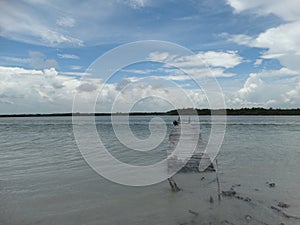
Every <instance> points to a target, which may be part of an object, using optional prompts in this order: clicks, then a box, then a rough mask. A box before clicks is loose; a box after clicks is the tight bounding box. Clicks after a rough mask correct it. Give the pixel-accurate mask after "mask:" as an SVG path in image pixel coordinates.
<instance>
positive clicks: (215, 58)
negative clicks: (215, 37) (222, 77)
mask: <svg viewBox="0 0 300 225" xmlns="http://www.w3.org/2000/svg"><path fill="white" fill-rule="evenodd" d="M197 56H199V57H200V58H201V59H202V60H204V61H205V62H206V63H207V64H208V65H209V66H212V67H224V68H227V69H228V68H233V67H235V66H237V65H239V64H240V63H242V61H243V59H242V57H241V56H239V55H238V52H237V51H226V52H221V51H219V52H215V51H207V52H200V53H198V54H197Z"/></svg>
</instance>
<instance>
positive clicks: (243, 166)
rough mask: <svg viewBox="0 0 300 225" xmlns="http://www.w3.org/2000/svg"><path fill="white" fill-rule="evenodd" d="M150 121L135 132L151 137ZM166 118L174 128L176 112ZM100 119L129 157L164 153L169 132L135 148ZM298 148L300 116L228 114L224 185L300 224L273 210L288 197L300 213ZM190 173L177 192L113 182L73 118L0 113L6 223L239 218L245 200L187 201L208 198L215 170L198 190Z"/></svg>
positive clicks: (0, 209) (114, 149)
mask: <svg viewBox="0 0 300 225" xmlns="http://www.w3.org/2000/svg"><path fill="white" fill-rule="evenodd" d="M151 118H152V117H132V118H131V123H130V126H131V129H132V132H133V133H134V134H135V135H136V136H138V137H140V138H146V137H147V136H148V135H149V134H150V132H149V129H148V122H149V120H150V119H151ZM82 119H83V120H84V118H82ZM163 119H164V120H165V121H166V123H167V124H168V131H167V132H170V129H171V122H172V121H173V120H174V119H175V117H163ZM200 123H201V134H202V138H203V142H204V143H205V142H206V141H207V139H208V136H209V133H210V118H209V117H206V116H204V117H200ZM96 124H97V129H98V131H99V135H100V136H101V138H102V140H103V142H104V143H105V145H106V146H107V148H108V149H109V150H110V151H111V153H112V154H113V155H114V156H115V157H117V158H119V159H120V160H122V161H124V162H128V163H132V164H136V165H145V164H150V163H153V162H156V161H159V160H161V159H162V158H164V157H165V150H166V147H167V137H166V138H165V141H164V142H163V143H162V144H161V145H160V146H159V147H157V148H156V149H155V150H153V151H151V152H150V153H136V152H133V151H130V150H128V149H126V148H125V147H124V146H123V145H122V144H121V143H120V142H118V140H117V138H116V137H115V136H114V135H113V129H112V126H111V123H110V120H109V117H98V118H96ZM120 124H122V119H120ZM299 146H300V117H297V116H294V117H288V116H281V117H273V116H236V117H228V124H227V129H226V135H225V139H224V142H223V145H222V149H221V152H220V154H219V156H218V162H219V171H220V174H219V176H220V180H221V186H222V189H229V188H230V187H231V185H233V184H241V187H240V189H239V190H238V191H239V193H240V194H241V195H246V196H250V197H251V198H253V205H249V206H247V207H248V208H249V209H248V208H247V210H250V211H251V210H252V209H257V210H256V212H255V213H256V216H257V217H259V218H260V219H261V220H263V219H265V220H266V221H269V223H270V224H272V223H273V222H274V223H273V224H279V223H277V222H280V221H284V222H285V223H286V224H300V220H298V221H293V220H292V221H288V220H287V221H285V219H284V218H282V217H281V216H280V215H276V213H274V212H272V210H270V209H269V206H270V205H276V204H277V202H278V201H284V202H287V203H288V204H289V205H290V208H289V209H287V211H286V212H288V213H290V214H293V215H298V216H300V192H299V188H300V166H299V165H300V147H299ZM197 176H199V178H200V177H201V176H202V175H197ZM205 176H206V175H205ZM188 177H189V175H187V176H186V177H185V178H180V177H179V178H178V179H179V180H181V179H185V180H184V183H180V185H181V186H182V188H183V189H184V191H182V192H181V193H179V194H177V195H176V194H173V193H171V192H170V191H169V187H168V184H167V182H162V183H160V184H156V185H152V186H149V187H140V188H137V187H135V188H132V187H126V186H122V185H118V184H114V183H112V182H110V181H108V180H106V179H104V178H102V177H101V176H99V175H98V174H96V173H95V172H94V171H93V170H92V169H91V168H90V167H89V166H88V165H87V164H86V163H85V161H84V160H83V158H82V156H81V154H80V152H79V150H78V147H77V145H76V143H75V139H74V135H73V132H72V121H71V118H67V117H64V118H59V117H58V118H54V117H52V118H50V117H49V118H0V203H1V204H0V224H1V225H2V224H180V223H183V222H184V221H182V220H183V218H184V219H187V220H188V219H190V218H189V217H190V216H192V215H189V213H187V209H189V207H194V208H193V209H194V210H196V209H197V208H195V207H200V208H201V207H202V208H203V210H200V209H199V211H200V212H203V213H205V214H206V215H201V216H203V219H204V220H207V221H208V220H209V219H211V220H215V221H221V219H222V217H224V218H225V217H226V218H229V219H232V220H235V217H239V215H238V214H239V213H237V212H238V211H239V208H242V207H239V205H238V204H239V203H233V204H230V203H228V204H229V205H230V207H225V205H224V207H223V206H222V205H221V206H219V207H218V209H217V210H216V209H209V208H208V207H206V205H207V202H205V201H204V200H203V202H202V198H201V197H199V199H195V198H194V197H193V198H189V199H188V197H187V195H185V193H194V194H195V193H198V192H199V193H201V190H203V191H204V189H206V188H207V190H206V191H205V193H206V195H210V193H209V191H210V189H209V188H208V187H210V186H209V185H210V183H212V182H213V179H214V175H213V174H210V175H207V177H206V183H199V186H196V187H195V186H194V185H191V184H189V182H190V181H191V182H192V180H189V178H188ZM199 180H200V179H199ZM199 182H200V181H199ZM266 182H275V183H276V187H275V188H273V189H270V188H269V187H268V185H267V184H266ZM201 188H202V189H201ZM185 190H186V192H185ZM188 191H189V192H188ZM211 191H212V192H213V190H211ZM204 197H205V198H206V196H204ZM204 197H203V199H205V198H204ZM224 201H225V202H226V200H224ZM197 204H198V205H197ZM222 204H225V203H222ZM226 204H227V203H226ZM179 205H180V206H179ZM182 205H184V207H186V208H184V209H183V208H182V207H183V206H182ZM245 207H246V206H245ZM240 210H241V209H240ZM242 213H244V214H245V213H246V212H244V211H243V212H242ZM255 213H254V214H255ZM225 214H226V215H225ZM207 215H208V216H207ZM214 217H219V219H215V218H214ZM229 219H228V220H229ZM236 221H239V220H238V219H237V220H236ZM241 221H242V217H241V220H240V222H237V223H236V224H243V223H242V222H241ZM275 222H276V223H275ZM253 224H259V223H253Z"/></svg>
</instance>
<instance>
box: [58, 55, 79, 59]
mask: <svg viewBox="0 0 300 225" xmlns="http://www.w3.org/2000/svg"><path fill="white" fill-rule="evenodd" d="M57 55H58V57H59V58H62V59H79V56H78V55H74V54H57Z"/></svg>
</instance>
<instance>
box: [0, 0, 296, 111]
mask: <svg viewBox="0 0 300 225" xmlns="http://www.w3.org/2000/svg"><path fill="white" fill-rule="evenodd" d="M299 9H300V3H299V2H298V1H294V0H287V1H281V0H265V1H261V0H200V1H196V0H191V1H174V0H165V1H158V0H124V1H121V0H113V1H96V0H88V1H57V0H53V1H46V0H23V1H1V2H0V49H1V51H0V113H2V114H6V113H44V112H46V113H48V112H69V111H72V103H73V98H74V95H75V94H78V93H80V94H81V95H84V98H85V101H86V102H88V101H93V99H92V96H94V95H93V94H95V92H97V91H99V88H100V89H101V88H103V89H102V90H103V93H100V94H99V96H100V97H99V98H101V96H102V98H103V99H99V101H98V105H97V107H96V110H97V111H101V112H107V111H110V110H111V106H112V104H113V102H114V99H116V97H117V96H119V95H121V97H122V99H126V101H128V99H136V96H140V97H141V99H142V98H143V97H145V98H146V96H151V95H153V96H155V97H153V98H147V101H140V102H139V103H137V104H136V106H135V110H138V111H164V110H169V109H171V108H172V107H171V106H170V104H169V103H168V99H170V100H171V99H173V98H174V99H177V100H178V102H180V103H181V104H180V106H181V107H189V106H191V105H190V102H189V101H186V99H185V98H189V99H192V102H193V106H195V107H199V108H202V107H205V108H207V107H208V103H207V100H206V98H205V96H204V95H203V92H202V90H200V89H199V87H197V86H196V85H195V84H193V82H191V81H190V80H189V79H186V78H185V77H184V74H182V73H181V72H180V71H179V70H178V69H176V68H168V67H167V66H166V65H164V63H150V62H145V63H139V64H134V65H128V66H127V67H126V68H122V69H121V70H120V71H119V72H118V73H116V74H115V75H114V76H113V77H112V78H111V79H110V80H109V82H107V83H106V84H104V83H103V81H102V80H101V75H99V77H98V78H97V79H95V77H91V76H89V74H88V73H86V72H85V71H86V70H87V68H88V67H89V66H90V64H91V63H92V62H93V61H94V60H96V59H97V58H98V57H99V56H101V55H103V54H104V53H106V52H107V51H109V50H111V49H113V48H115V47H117V46H120V45H122V44H126V43H129V42H134V41H142V40H162V41H169V42H174V43H176V44H179V45H182V46H183V47H185V48H188V49H190V50H191V51H192V52H194V56H191V57H188V58H178V56H176V57H177V58H176V57H175V56H172V55H170V54H169V55H168V56H167V57H165V58H164V59H163V60H165V61H164V62H173V63H174V62H175V61H176V63H177V64H178V62H179V61H180V62H181V65H182V62H183V61H184V66H185V68H186V69H187V70H188V71H190V73H193V74H194V75H195V76H205V75H204V74H201V73H202V72H201V70H200V69H199V64H198V63H197V62H196V61H195V60H196V58H200V59H201V60H202V61H204V62H205V63H206V65H207V66H209V68H210V70H211V73H212V75H214V76H215V78H216V79H217V81H218V82H219V84H220V86H221V88H222V90H223V93H224V96H225V103H226V106H227V107H229V108H241V107H274V108H277V107H281V108H299V107H300V76H299V75H300V64H299V63H298V62H299V59H300V12H299ZM165 53H166V52H161V53H159V52H156V53H155V54H156V55H155V54H154V55H152V56H153V57H154V59H157V57H161V56H162V54H165ZM128 54H130V53H128ZM174 57H175V58H174ZM174 60H175V61H174ZM177 64H176V65H177ZM176 85H177V87H175V86H176ZM120 87H123V88H125V89H124V90H120ZM176 88H177V89H178V88H180V89H183V90H184V91H185V93H186V95H187V96H185V98H184V97H182V96H181V95H180V94H179V93H180V92H179V91H176ZM177 93H178V94H177ZM160 98H161V99H160ZM162 99H164V100H162ZM126 101H125V100H124V102H121V101H120V102H119V103H118V104H120V107H119V110H121V111H122V104H124V105H126V104H127V102H126ZM125 108H126V107H125ZM125 108H124V109H125ZM83 111H84V109H83Z"/></svg>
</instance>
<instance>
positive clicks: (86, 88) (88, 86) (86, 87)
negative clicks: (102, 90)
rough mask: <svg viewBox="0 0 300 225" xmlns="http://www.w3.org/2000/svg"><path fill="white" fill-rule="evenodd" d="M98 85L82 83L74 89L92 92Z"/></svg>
mask: <svg viewBox="0 0 300 225" xmlns="http://www.w3.org/2000/svg"><path fill="white" fill-rule="evenodd" d="M97 88H98V86H97V85H96V84H94V83H82V84H80V85H79V86H78V87H76V90H78V91H80V92H93V91H95V90H97Z"/></svg>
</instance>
